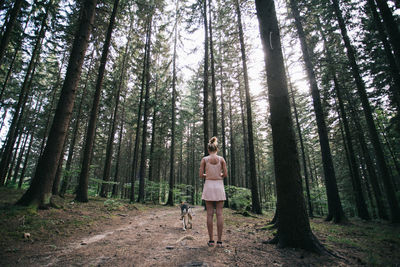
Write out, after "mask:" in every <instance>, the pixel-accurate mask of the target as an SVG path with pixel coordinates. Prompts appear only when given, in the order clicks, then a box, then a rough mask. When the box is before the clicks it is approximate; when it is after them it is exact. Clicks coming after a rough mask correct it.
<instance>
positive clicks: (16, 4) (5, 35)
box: [0, 0, 24, 66]
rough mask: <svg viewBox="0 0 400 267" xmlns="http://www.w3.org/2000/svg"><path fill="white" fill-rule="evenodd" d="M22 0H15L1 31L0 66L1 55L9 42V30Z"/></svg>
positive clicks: (12, 26) (11, 28)
mask: <svg viewBox="0 0 400 267" xmlns="http://www.w3.org/2000/svg"><path fill="white" fill-rule="evenodd" d="M23 2H24V1H23V0H16V1H15V2H14V5H13V7H12V9H11V12H10V16H9V19H8V21H7V23H6V30H5V31H4V33H3V36H2V37H1V41H0V66H1V65H2V63H3V57H4V54H5V52H6V48H7V46H8V43H9V42H10V37H11V32H12V30H13V29H14V24H15V22H16V20H17V17H18V14H19V12H20V11H21V7H22V3H23Z"/></svg>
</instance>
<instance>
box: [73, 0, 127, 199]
mask: <svg viewBox="0 0 400 267" xmlns="http://www.w3.org/2000/svg"><path fill="white" fill-rule="evenodd" d="M118 4H119V0H115V1H114V6H113V10H112V13H111V16H110V22H109V24H108V29H107V34H106V39H105V41H104V44H103V51H102V54H101V59H100V66H99V72H98V75H97V80H96V88H95V93H94V96H93V103H92V110H91V112H90V119H89V126H88V129H87V133H86V140H85V150H84V152H83V160H82V169H81V172H80V175H79V184H78V187H77V189H76V197H75V199H76V200H77V201H79V202H88V185H89V167H90V162H91V157H92V150H93V143H94V137H95V133H96V122H97V114H98V112H99V102H100V96H101V88H102V85H103V78H104V72H105V68H106V63H107V57H108V51H109V48H110V43H111V36H112V32H113V29H114V23H115V17H116V15H117V10H118Z"/></svg>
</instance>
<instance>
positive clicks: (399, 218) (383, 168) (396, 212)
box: [332, 0, 400, 223]
mask: <svg viewBox="0 0 400 267" xmlns="http://www.w3.org/2000/svg"><path fill="white" fill-rule="evenodd" d="M380 2H383V1H378V4H379V3H380ZM332 5H333V8H334V11H335V14H336V17H337V19H338V23H339V27H340V31H341V33H342V37H343V41H344V44H345V46H346V53H347V57H348V59H349V63H350V67H351V70H352V74H353V77H354V80H355V83H356V86H357V91H358V94H359V97H360V100H361V104H362V107H363V111H364V115H365V119H366V122H367V126H368V132H369V135H370V137H371V142H372V145H373V148H374V152H375V155H376V159H377V163H378V168H379V171H380V174H381V178H382V180H383V184H384V186H385V190H386V196H387V198H388V202H389V207H390V213H391V215H392V216H391V217H392V218H391V220H392V222H394V223H398V222H400V208H399V205H398V203H397V199H396V195H395V192H394V190H393V185H392V183H391V178H390V173H389V169H388V166H387V165H386V161H385V155H384V152H383V149H382V145H381V142H380V140H379V135H378V132H377V130H376V127H375V123H374V118H373V116H372V109H371V106H370V104H369V101H368V96H367V92H366V89H365V84H364V81H363V79H362V77H361V75H360V70H359V68H358V65H357V62H356V57H355V51H354V48H353V46H352V45H351V43H350V38H349V36H348V34H347V29H346V25H345V22H344V19H343V16H342V12H341V10H340V7H339V2H338V0H332ZM399 47H400V45H399Z"/></svg>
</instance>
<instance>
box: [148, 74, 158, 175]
mask: <svg viewBox="0 0 400 267" xmlns="http://www.w3.org/2000/svg"><path fill="white" fill-rule="evenodd" d="M155 80H156V81H155V92H154V99H157V96H158V95H157V93H158V76H157V74H156V78H155ZM153 106H154V107H153V116H152V121H151V142H150V162H149V180H150V181H153V169H154V163H155V158H154V148H155V141H156V128H157V124H156V121H157V120H156V119H157V112H158V108H157V103H154V105H153Z"/></svg>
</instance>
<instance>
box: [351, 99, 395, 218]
mask: <svg viewBox="0 0 400 267" xmlns="http://www.w3.org/2000/svg"><path fill="white" fill-rule="evenodd" d="M347 99H348V100H349V104H350V105H349V107H350V116H351V119H352V121H353V123H354V125H355V127H356V132H357V138H358V141H359V143H360V146H361V151H362V155H363V158H364V161H365V163H366V167H367V171H368V176H369V179H370V180H371V184H372V189H373V191H374V195H375V200H376V204H377V207H378V216H379V218H381V219H384V220H387V219H388V215H387V213H386V208H385V206H384V204H383V199H384V198H383V195H382V192H381V189H380V186H379V182H378V176H377V174H376V172H375V164H374V162H373V160H372V159H371V156H370V154H369V149H368V147H367V143H366V140H365V138H364V134H363V133H364V130H363V128H362V126H361V124H360V118H359V117H358V116H357V114H356V111H355V106H356V105H355V104H354V103H353V99H352V98H351V96H349V95H347Z"/></svg>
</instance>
